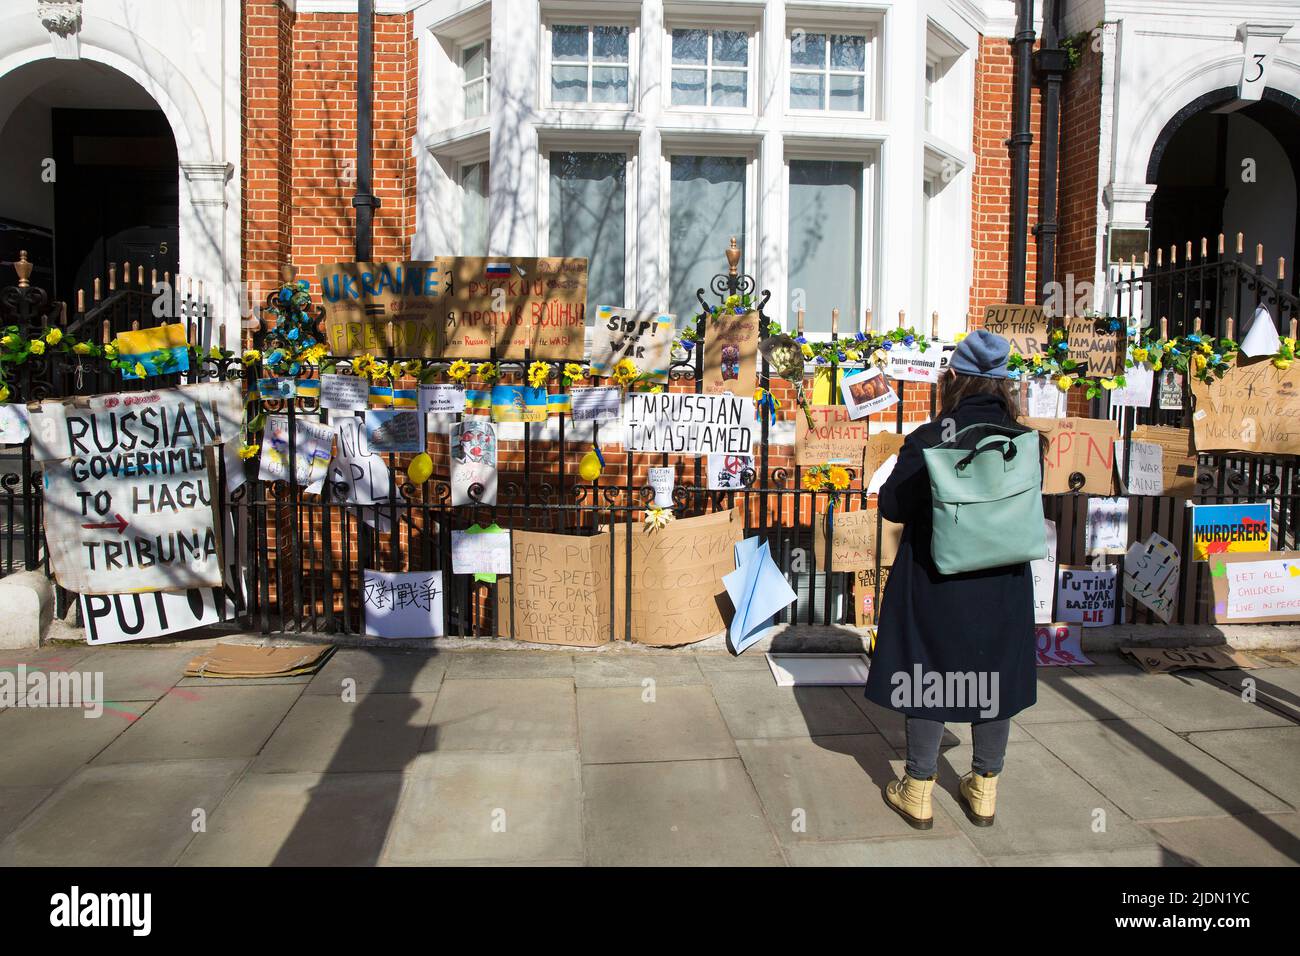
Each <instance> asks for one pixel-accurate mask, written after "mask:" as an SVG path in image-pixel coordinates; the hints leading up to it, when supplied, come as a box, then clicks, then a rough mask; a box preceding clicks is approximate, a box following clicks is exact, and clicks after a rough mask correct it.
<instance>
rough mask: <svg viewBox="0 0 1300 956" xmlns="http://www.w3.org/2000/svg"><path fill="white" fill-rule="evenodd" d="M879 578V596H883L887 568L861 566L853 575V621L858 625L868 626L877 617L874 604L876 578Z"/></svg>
mask: <svg viewBox="0 0 1300 956" xmlns="http://www.w3.org/2000/svg"><path fill="white" fill-rule="evenodd" d="M877 578H879V579H880V596H881V598H882V599H883V598H884V596H885V585H886V584H888V583H889V568H888V567H885V566H882V567H880V568H879V569H876V568H863V569H862V570H861V571H859V572H857V574H855V575H854V576H853V623H854V624H855V625H856V626H858V627H870V626H871V625H873V624H875V623H876V620H877V618H879V616H880V614H879V609H878V606H877V604H876V579H877Z"/></svg>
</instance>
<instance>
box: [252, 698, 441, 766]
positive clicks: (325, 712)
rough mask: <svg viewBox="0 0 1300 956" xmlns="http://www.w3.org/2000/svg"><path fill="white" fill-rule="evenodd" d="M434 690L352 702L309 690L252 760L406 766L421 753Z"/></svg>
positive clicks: (275, 763) (271, 763) (272, 763)
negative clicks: (430, 692) (310, 692)
mask: <svg viewBox="0 0 1300 956" xmlns="http://www.w3.org/2000/svg"><path fill="white" fill-rule="evenodd" d="M436 696H437V695H435V694H366V695H365V696H363V697H360V698H358V700H357V701H356V703H347V702H346V701H343V700H340V699H339V698H337V697H331V696H328V695H325V694H304V695H303V696H302V697H299V698H298V700H297V702H296V703H295V704H294V705H293V708H292V709H291V710H290V711H289V714H288V716H286V717H285V719H284V721H283V722H281V724H280V726H279V727H277V728H276V729H275V732H274V733H273V734H271V739H270V740H268V741H267V742H266V745H265V746H264V747H263V748H262V752H261V754H260V755H259V756H258V758H257V760H256V761H254V763H253V768H252V769H253V771H254V772H256V773H286V772H314V773H325V772H330V773H361V772H379V771H385V770H387V771H395V772H399V773H400V772H401V771H403V770H405V769H406V767H407V766H408V765H409V764H410V762H411V761H412V760H414V759H415V756H416V754H418V753H419V752H420V746H421V741H422V740H423V739H424V731H425V728H426V727H428V725H429V719H430V717H432V715H433V702H434V699H435V697H436Z"/></svg>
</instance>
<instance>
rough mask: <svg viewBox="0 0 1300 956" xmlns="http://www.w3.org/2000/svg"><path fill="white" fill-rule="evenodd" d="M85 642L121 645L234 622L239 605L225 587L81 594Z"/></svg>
mask: <svg viewBox="0 0 1300 956" xmlns="http://www.w3.org/2000/svg"><path fill="white" fill-rule="evenodd" d="M80 600H81V619H82V620H83V621H84V622H85V625H86V643H87V644H90V645H92V646H94V645H99V644H120V643H122V642H124V641H143V640H146V639H147V638H150V637H162V636H163V635H166V634H178V633H180V632H181V631H192V630H194V629H195V628H198V627H207V626H208V625H211V624H220V623H222V622H224V621H229V620H233V619H234V616H235V613H236V610H237V608H238V602H237V601H236V600H235V598H234V595H233V594H232V593H231V592H230V591H228V590H226V589H224V588H191V589H190V590H188V591H180V592H171V591H155V592H153V593H152V594H83V595H81V598H80Z"/></svg>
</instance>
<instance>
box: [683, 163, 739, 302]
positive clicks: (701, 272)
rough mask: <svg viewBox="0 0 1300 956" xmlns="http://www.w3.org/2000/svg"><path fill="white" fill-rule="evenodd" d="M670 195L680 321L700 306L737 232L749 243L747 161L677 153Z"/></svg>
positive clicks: (724, 261)
mask: <svg viewBox="0 0 1300 956" xmlns="http://www.w3.org/2000/svg"><path fill="white" fill-rule="evenodd" d="M671 168H672V172H671V180H672V182H671V192H670V195H669V222H668V270H669V297H670V300H671V303H672V304H671V306H670V311H671V312H673V314H675V315H676V316H677V324H678V327H680V326H682V325H683V324H684V323H686V322H688V321H690V319H691V317H692V316H694V315H695V313H696V312H698V311H699V310H700V304H699V301H698V300H697V299H696V298H695V290H696V289H704V291H705V295H706V297H709V301H713V299H712V297H711V293H710V292H709V283H710V281H711V280H712V279H713V277H714V276H715V275H717V274H718V273H721V272H725V271H726V265H727V259H726V251H727V247H728V245H730V243H731V237H732V236H735V237H736V242H737V243H739V244H740V247H741V248H742V249H743V248H744V246H745V161H744V160H743V159H739V158H732V157H729V156H674V157H673V158H672V164H671Z"/></svg>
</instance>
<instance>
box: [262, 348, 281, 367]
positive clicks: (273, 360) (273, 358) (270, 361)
mask: <svg viewBox="0 0 1300 956" xmlns="http://www.w3.org/2000/svg"><path fill="white" fill-rule="evenodd" d="M283 361H284V349H276V350H275V351H273V352H272V353H271V354H270V355H268V356H267V357H266V364H267V365H279V364H280V363H281V362H283Z"/></svg>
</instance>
